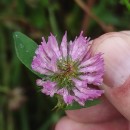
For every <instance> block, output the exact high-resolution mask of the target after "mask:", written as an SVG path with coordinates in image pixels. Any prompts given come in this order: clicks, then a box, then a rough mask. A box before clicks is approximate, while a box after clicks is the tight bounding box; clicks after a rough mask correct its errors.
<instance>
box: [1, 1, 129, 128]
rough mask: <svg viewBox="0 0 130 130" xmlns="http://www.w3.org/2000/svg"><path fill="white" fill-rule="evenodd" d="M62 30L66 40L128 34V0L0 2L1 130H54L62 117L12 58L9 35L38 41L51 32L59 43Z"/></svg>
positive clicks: (52, 101)
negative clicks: (24, 35) (114, 33)
mask: <svg viewBox="0 0 130 130" xmlns="http://www.w3.org/2000/svg"><path fill="white" fill-rule="evenodd" d="M66 30H67V32H68V39H69V40H70V39H74V37H75V36H76V35H79V33H80V31H81V30H83V31H84V35H87V36H89V37H91V38H92V39H93V38H96V37H98V36H100V35H101V34H103V33H107V32H111V31H121V30H130V3H129V0H0V130H53V129H54V126H55V123H56V122H57V121H58V119H60V118H61V117H62V116H63V115H64V112H61V111H58V112H55V111H52V108H53V107H54V106H55V101H54V100H51V99H50V98H49V97H48V96H45V95H43V94H41V93H40V90H39V88H37V86H36V85H35V80H36V78H37V77H36V76H35V75H34V74H32V73H31V72H30V71H29V70H28V69H27V68H26V67H25V66H24V65H22V64H21V63H20V61H19V60H18V58H17V57H16V53H15V50H14V41H13V32H15V31H20V32H22V33H24V34H26V35H28V36H29V37H31V38H32V39H33V40H34V41H36V42H37V43H40V42H41V37H42V36H44V37H45V38H46V39H47V37H48V35H49V34H50V32H53V33H54V34H55V35H56V36H57V38H58V40H59V41H60V40H61V38H62V35H63V34H64V32H65V31H66Z"/></svg>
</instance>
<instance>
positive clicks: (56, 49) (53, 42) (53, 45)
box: [48, 34, 61, 59]
mask: <svg viewBox="0 0 130 130" xmlns="http://www.w3.org/2000/svg"><path fill="white" fill-rule="evenodd" d="M48 42H49V43H50V46H51V49H52V50H53V51H54V53H55V55H56V56H57V58H58V59H60V58H61V52H60V50H59V47H58V43H57V40H56V38H55V36H54V35H52V34H51V36H49V38H48Z"/></svg>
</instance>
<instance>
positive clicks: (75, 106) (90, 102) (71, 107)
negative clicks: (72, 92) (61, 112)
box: [65, 99, 101, 110]
mask: <svg viewBox="0 0 130 130" xmlns="http://www.w3.org/2000/svg"><path fill="white" fill-rule="evenodd" d="M99 103H101V101H100V99H94V100H88V101H86V103H85V105H84V106H81V105H79V104H78V103H77V102H74V103H73V104H72V105H68V106H66V107H65V110H76V109H81V108H87V107H91V106H94V105H97V104H99Z"/></svg>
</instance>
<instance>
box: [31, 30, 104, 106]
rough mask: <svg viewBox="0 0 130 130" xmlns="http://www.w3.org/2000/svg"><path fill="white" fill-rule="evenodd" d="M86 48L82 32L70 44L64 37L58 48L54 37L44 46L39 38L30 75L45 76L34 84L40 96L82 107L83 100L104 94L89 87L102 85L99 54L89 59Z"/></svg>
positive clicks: (87, 44) (102, 62) (87, 40)
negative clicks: (56, 97)
mask: <svg viewBox="0 0 130 130" xmlns="http://www.w3.org/2000/svg"><path fill="white" fill-rule="evenodd" d="M90 47H91V44H90V43H89V39H87V37H84V36H83V32H81V33H80V35H79V37H76V38H75V40H74V41H70V42H67V33H65V35H64V36H63V38H62V42H61V44H60V46H59V45H58V42H57V40H56V37H55V36H54V35H52V34H51V35H50V36H49V37H48V42H47V43H46V41H45V39H44V37H43V38H42V42H41V45H39V46H38V48H37V50H36V52H35V56H34V58H33V61H32V64H31V67H32V69H33V70H34V71H36V72H38V73H40V74H43V75H46V76H47V78H46V80H43V79H38V80H37V81H36V83H37V85H38V86H42V89H41V92H42V93H44V94H46V95H50V96H51V97H53V96H54V95H59V96H60V97H61V98H62V100H63V101H64V103H65V104H67V105H68V104H72V103H73V102H74V101H75V102H78V103H79V104H80V105H82V106H84V105H85V102H86V101H87V100H93V99H95V98H98V97H100V96H101V94H102V93H103V92H104V91H103V90H99V89H95V88H96V87H92V86H100V85H101V84H102V81H103V78H102V77H103V74H104V60H103V58H102V53H98V54H95V55H92V53H91V50H90Z"/></svg>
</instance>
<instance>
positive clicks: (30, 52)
mask: <svg viewBox="0 0 130 130" xmlns="http://www.w3.org/2000/svg"><path fill="white" fill-rule="evenodd" d="M13 36H14V41H15V49H16V54H17V56H18V58H19V60H20V61H21V62H22V63H23V64H24V65H25V66H26V67H27V68H28V69H30V70H31V71H32V72H33V73H34V74H36V75H37V76H39V77H41V78H43V77H44V75H40V74H39V73H37V72H35V71H33V70H32V68H31V63H32V60H33V56H34V55H35V51H36V49H37V47H38V45H37V44H36V43H35V42H34V41H33V40H32V39H30V38H29V37H27V36H25V35H24V34H22V33H20V32H15V33H14V35H13Z"/></svg>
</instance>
